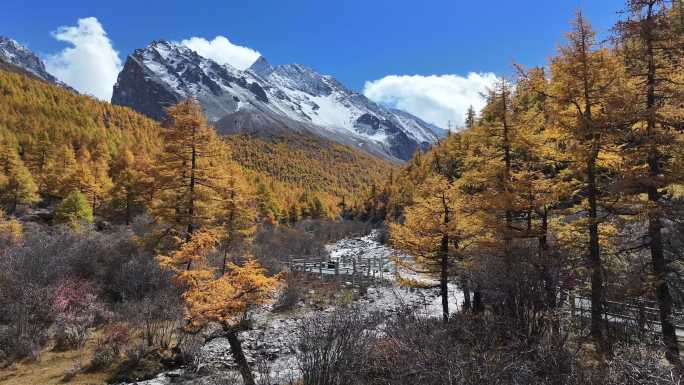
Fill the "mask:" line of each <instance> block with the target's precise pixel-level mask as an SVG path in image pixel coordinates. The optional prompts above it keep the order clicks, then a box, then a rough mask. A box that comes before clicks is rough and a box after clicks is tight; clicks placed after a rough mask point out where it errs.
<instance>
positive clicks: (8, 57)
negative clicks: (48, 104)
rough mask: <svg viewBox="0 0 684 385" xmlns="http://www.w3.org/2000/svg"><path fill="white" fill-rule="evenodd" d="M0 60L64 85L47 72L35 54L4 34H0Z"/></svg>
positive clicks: (47, 80) (48, 80) (50, 81)
mask: <svg viewBox="0 0 684 385" xmlns="http://www.w3.org/2000/svg"><path fill="white" fill-rule="evenodd" d="M0 61H4V62H6V63H8V64H11V65H13V66H15V67H18V68H20V69H22V70H24V71H26V72H28V73H30V74H31V75H33V76H36V77H38V78H39V79H42V80H44V81H46V82H49V83H53V84H57V85H60V86H63V87H66V85H65V84H64V83H62V82H60V81H59V80H57V78H55V77H54V76H52V75H51V74H50V73H49V72H47V70H46V69H45V64H44V63H43V61H42V60H40V58H39V57H38V56H37V55H36V54H34V53H33V52H31V50H29V49H28V48H26V47H25V46H23V45H21V44H20V43H18V42H17V41H16V40H14V39H11V38H9V37H6V36H0ZM66 88H68V87H66Z"/></svg>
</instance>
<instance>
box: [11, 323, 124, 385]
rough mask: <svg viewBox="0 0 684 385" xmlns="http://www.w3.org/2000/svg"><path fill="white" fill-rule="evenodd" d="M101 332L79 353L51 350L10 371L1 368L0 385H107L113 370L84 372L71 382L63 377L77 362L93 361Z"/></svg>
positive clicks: (78, 351)
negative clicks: (65, 380) (96, 342)
mask: <svg viewBox="0 0 684 385" xmlns="http://www.w3.org/2000/svg"><path fill="white" fill-rule="evenodd" d="M97 336H98V333H94V335H93V336H91V338H90V339H89V340H88V342H87V343H86V344H85V346H84V347H83V348H82V349H79V350H71V351H67V352H54V351H52V347H48V348H46V349H45V350H43V351H42V352H41V354H40V356H39V358H38V360H36V361H32V362H20V363H16V364H13V365H11V366H10V367H8V368H5V369H0V384H2V385H52V384H65V383H67V384H75V385H100V384H106V380H107V378H109V377H110V376H111V372H110V371H104V372H96V373H83V372H79V373H78V374H76V376H74V377H73V378H72V379H71V380H69V382H63V381H62V379H63V378H64V374H65V373H66V372H67V371H68V370H70V369H71V368H72V367H73V366H74V363H75V362H78V361H80V362H81V363H82V365H83V366H85V365H87V364H88V362H90V358H91V357H92V354H93V350H94V347H95V340H96V339H97Z"/></svg>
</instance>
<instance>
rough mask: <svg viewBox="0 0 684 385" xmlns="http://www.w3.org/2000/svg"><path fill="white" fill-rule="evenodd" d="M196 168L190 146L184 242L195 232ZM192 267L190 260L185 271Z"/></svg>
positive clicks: (195, 156)
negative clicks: (185, 236) (188, 198)
mask: <svg viewBox="0 0 684 385" xmlns="http://www.w3.org/2000/svg"><path fill="white" fill-rule="evenodd" d="M192 131H193V140H194V132H195V128H194V127H193V129H192ZM196 167H197V149H196V147H195V145H194V144H193V145H192V157H191V160H190V186H189V190H190V202H189V206H188V230H187V232H188V235H187V238H186V242H190V239H192V232H193V231H194V230H195V227H194V225H193V223H192V221H193V218H194V216H195V169H196ZM191 266H192V260H190V261H188V266H187V268H186V270H190V267H191Z"/></svg>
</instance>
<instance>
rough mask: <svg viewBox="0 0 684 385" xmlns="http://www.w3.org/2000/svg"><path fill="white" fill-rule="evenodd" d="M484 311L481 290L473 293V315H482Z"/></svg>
mask: <svg viewBox="0 0 684 385" xmlns="http://www.w3.org/2000/svg"><path fill="white" fill-rule="evenodd" d="M483 310H484V304H483V303H482V293H481V292H480V291H479V290H475V292H473V313H480V312H482V311H483Z"/></svg>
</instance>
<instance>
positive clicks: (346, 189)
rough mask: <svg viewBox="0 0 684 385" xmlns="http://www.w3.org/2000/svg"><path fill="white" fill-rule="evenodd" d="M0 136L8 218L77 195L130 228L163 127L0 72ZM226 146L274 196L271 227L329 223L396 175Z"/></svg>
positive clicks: (321, 154) (294, 143) (310, 153)
mask: <svg viewBox="0 0 684 385" xmlns="http://www.w3.org/2000/svg"><path fill="white" fill-rule="evenodd" d="M0 133H1V135H0V137H2V146H3V147H2V148H3V157H4V166H3V174H2V175H3V179H2V180H6V182H5V184H2V186H3V187H2V189H3V193H2V194H0V195H1V196H2V198H1V199H2V204H3V206H4V207H5V209H6V210H7V211H9V212H14V211H15V210H17V209H20V208H22V206H23V207H24V208H27V207H29V206H33V205H41V204H42V205H46V204H50V203H52V202H53V201H57V200H59V199H61V198H64V197H66V196H67V195H68V193H69V192H71V191H72V190H74V189H78V190H79V191H81V192H82V193H83V194H85V195H86V196H87V198H88V201H89V202H91V206H92V208H93V209H94V210H95V212H96V213H97V214H99V215H102V216H104V217H106V218H108V219H112V220H119V221H121V220H130V219H131V217H132V216H133V215H135V214H139V213H141V212H142V211H143V210H144V207H143V206H144V204H143V201H144V200H146V199H147V197H149V196H151V195H150V194H152V191H151V190H150V189H153V188H154V186H151V185H150V184H149V182H150V179H149V178H152V177H153V176H152V174H151V173H152V170H153V168H154V166H155V163H156V161H157V160H156V157H157V155H158V153H159V151H160V149H161V146H162V139H161V136H160V124H159V123H157V122H155V121H153V120H151V119H148V118H146V117H143V116H142V115H140V114H138V113H136V112H134V111H132V110H130V109H128V108H123V107H118V106H113V105H111V104H109V103H103V102H100V101H97V100H94V99H91V98H89V97H86V96H81V95H77V94H75V93H73V92H70V91H68V90H66V89H63V88H60V87H56V86H52V85H49V84H46V83H44V82H41V81H39V80H37V79H34V78H32V77H30V76H26V75H23V74H21V73H20V71H17V72H10V71H0ZM226 143H227V146H226V149H225V151H226V153H227V154H232V155H233V157H232V159H234V160H235V161H236V162H237V163H238V164H239V165H241V166H244V170H245V171H247V173H248V174H249V176H250V188H254V189H259V190H261V191H262V192H263V193H265V194H268V195H269V196H272V197H273V198H272V199H274V206H273V210H274V213H273V217H274V219H283V220H285V219H284V218H285V217H286V216H287V215H288V210H289V212H290V214H292V215H295V214H296V215H295V217H296V216H299V217H301V216H302V215H304V216H307V215H308V211H311V210H310V208H311V207H313V206H314V205H322V207H321V208H319V211H321V212H320V213H318V214H315V215H320V216H322V217H327V216H335V215H337V213H338V211H339V208H338V204H339V203H340V201H341V200H342V199H343V197H346V199H348V200H353V199H354V197H355V196H357V195H359V194H360V193H361V192H363V191H365V190H366V189H368V187H367V186H369V184H371V183H372V181H375V180H379V178H380V177H381V176H382V175H383V173H384V172H385V170H387V169H389V168H392V167H394V166H393V165H392V164H391V163H388V162H386V161H382V160H379V159H376V158H373V157H371V156H368V155H365V154H363V153H361V152H360V151H357V150H353V149H350V148H348V147H345V146H342V145H339V144H334V143H332V142H326V141H325V140H322V139H314V138H309V137H306V136H303V135H302V136H296V135H292V136H291V137H288V138H282V140H277V141H271V142H267V141H264V140H261V139H257V138H247V137H241V136H233V137H228V138H226ZM236 172H240V173H242V172H243V169H242V168H241V167H238V168H237V169H236ZM131 178H134V179H131ZM264 189H266V190H268V191H264ZM273 192H277V193H276V194H273ZM124 195H126V196H124ZM146 195H147V197H146ZM317 202H318V203H317ZM126 210H128V211H129V212H128V214H126V213H125V212H126Z"/></svg>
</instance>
